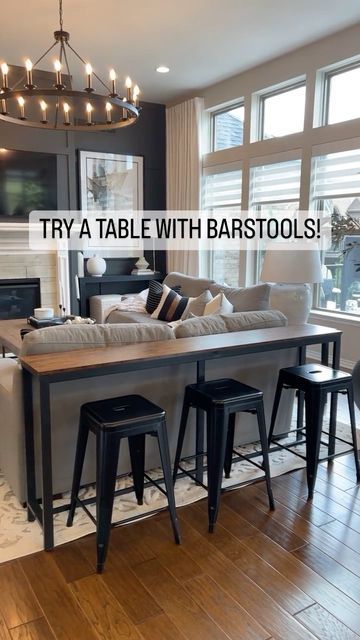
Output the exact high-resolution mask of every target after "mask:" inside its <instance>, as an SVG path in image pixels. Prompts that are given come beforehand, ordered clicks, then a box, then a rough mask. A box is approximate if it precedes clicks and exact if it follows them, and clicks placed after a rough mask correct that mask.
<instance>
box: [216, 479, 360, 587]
mask: <svg viewBox="0 0 360 640" xmlns="http://www.w3.org/2000/svg"><path fill="white" fill-rule="evenodd" d="M253 489H254V487H253V486H252V487H246V488H245V489H244V493H243V494H241V496H242V497H241V500H240V499H236V498H235V492H234V491H232V492H229V493H226V494H225V495H224V496H223V502H224V503H225V504H227V505H228V506H229V507H231V508H233V510H234V511H235V512H236V513H239V514H240V515H241V516H243V517H246V519H248V520H249V521H250V522H251V521H252V518H251V511H252V510H253V507H252V506H251V505H252V504H253V503H254V502H255V501H256V506H257V507H258V508H259V509H262V510H263V511H264V512H265V513H267V509H268V504H267V500H266V497H265V495H264V493H263V492H262V491H261V490H257V491H258V493H257V496H256V498H254V497H253V496H252V491H253ZM231 496H233V497H231ZM246 496H249V497H251V501H249V502H248V507H247V509H246V515H245V514H244V512H243V507H244V503H245V502H246ZM231 502H232V504H231ZM249 506H250V509H249ZM272 519H273V521H274V523H275V522H276V523H279V524H280V525H282V526H284V525H285V526H286V527H287V528H288V529H289V530H291V531H293V532H295V533H296V534H297V535H299V536H302V538H303V539H304V540H305V541H306V542H310V543H311V544H312V545H314V546H315V547H317V548H319V549H321V550H322V551H323V552H324V553H326V554H327V555H328V556H330V558H333V559H334V560H338V559H339V558H340V557H341V564H342V565H343V566H344V567H346V568H347V569H349V570H350V571H352V572H353V573H355V574H356V575H357V576H360V555H359V554H358V553H356V552H355V551H354V550H353V549H350V548H349V547H347V546H346V545H345V544H343V543H342V542H341V541H340V540H336V539H335V538H333V537H332V536H331V535H330V534H329V533H327V531H324V530H323V529H322V528H321V527H314V525H313V524H311V522H308V521H306V520H304V519H303V518H300V517H299V516H298V515H297V514H296V513H294V512H293V511H291V510H290V509H286V508H285V507H284V506H283V505H281V504H278V505H277V507H276V509H275V511H274V512H273V513H272Z"/></svg>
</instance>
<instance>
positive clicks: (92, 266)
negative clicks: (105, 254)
mask: <svg viewBox="0 0 360 640" xmlns="http://www.w3.org/2000/svg"><path fill="white" fill-rule="evenodd" d="M86 269H87V271H88V273H89V274H90V275H91V276H94V277H95V276H97V277H100V276H102V275H104V273H105V271H106V262H105V260H104V258H101V257H100V256H95V255H94V256H93V257H92V258H89V260H88V261H87V263H86Z"/></svg>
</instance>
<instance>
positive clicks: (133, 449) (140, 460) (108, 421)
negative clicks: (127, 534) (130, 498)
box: [67, 395, 180, 573]
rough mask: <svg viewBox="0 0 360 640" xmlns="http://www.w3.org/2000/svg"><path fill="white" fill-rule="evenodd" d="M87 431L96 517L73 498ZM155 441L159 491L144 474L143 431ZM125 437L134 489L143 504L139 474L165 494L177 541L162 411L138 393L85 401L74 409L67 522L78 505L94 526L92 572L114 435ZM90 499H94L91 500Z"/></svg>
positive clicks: (105, 521) (100, 562)
mask: <svg viewBox="0 0 360 640" xmlns="http://www.w3.org/2000/svg"><path fill="white" fill-rule="evenodd" d="M89 431H92V432H93V433H94V434H95V436H96V519H94V518H93V517H92V516H91V514H90V512H89V511H88V510H87V509H86V507H85V504H83V503H82V501H81V500H80V499H79V497H78V493H79V488H80V481H81V474H82V469H83V465H84V458H85V452H86V445H87V440H88V434H89ZM146 435H151V436H155V437H156V438H157V441H158V445H159V451H160V458H161V464H162V469H163V475H164V483H165V491H164V489H163V488H162V487H160V485H159V482H158V481H155V480H153V479H151V478H150V477H149V476H148V475H146V474H145V436H146ZM122 438H128V443H129V451H130V460H131V470H132V476H133V482H134V491H135V495H136V499H137V502H138V504H139V505H141V504H142V503H143V493H144V476H145V475H146V478H147V479H148V480H149V481H150V482H152V483H153V484H154V485H156V486H157V487H158V488H159V489H160V490H161V491H162V492H163V493H165V495H166V496H167V500H168V505H169V512H170V518H171V524H172V528H173V532H174V537H175V542H176V543H177V544H179V543H180V532H179V525H178V521H177V516H176V508H175V498H174V488H173V483H172V476H171V462H170V454H169V446H168V440H167V431H166V420H165V411H164V409H161V408H160V407H158V406H157V405H155V404H153V403H152V402H150V401H149V400H147V399H146V398H144V397H143V396H139V395H128V396H122V397H119V398H108V399H107V400H98V401H96V402H88V403H87V404H84V405H82V407H81V410H80V422H79V433H78V441H77V446H76V455H75V465H74V477H73V485H72V491H71V499H70V507H69V515H68V521H67V526H71V525H72V523H73V518H74V514H75V508H76V505H77V504H79V505H80V506H82V507H83V508H84V509H85V511H86V513H87V514H88V515H89V516H90V517H91V519H92V520H93V522H94V523H95V525H96V545H97V572H98V573H102V571H103V568H104V564H105V559H106V555H107V549H108V544H109V536H110V528H111V517H112V510H113V504H114V496H115V484H116V476H117V467H118V460H119V450H120V440H121V439H122ZM94 501H95V499H94Z"/></svg>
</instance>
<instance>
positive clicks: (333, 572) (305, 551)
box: [292, 544, 360, 604]
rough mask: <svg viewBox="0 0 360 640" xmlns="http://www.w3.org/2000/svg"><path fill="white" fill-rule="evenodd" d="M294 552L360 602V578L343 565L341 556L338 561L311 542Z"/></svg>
mask: <svg viewBox="0 0 360 640" xmlns="http://www.w3.org/2000/svg"><path fill="white" fill-rule="evenodd" d="M292 553H293V555H294V556H296V557H297V558H299V560H301V562H303V563H304V564H306V565H307V566H308V567H310V569H312V570H313V571H316V573H318V574H319V575H320V576H322V577H323V578H325V580H328V581H329V582H330V583H331V584H333V585H334V586H335V587H336V588H337V589H340V591H342V592H343V593H346V595H347V596H349V598H352V599H353V600H355V602H357V603H359V604H360V578H359V577H358V576H356V575H355V574H354V573H352V572H351V571H349V570H348V569H345V567H343V566H342V565H341V557H340V558H339V562H336V560H333V559H332V558H329V556H327V555H326V554H325V553H323V552H322V551H321V550H320V549H316V547H313V546H312V545H311V544H307V545H306V546H305V547H301V549H296V550H295V551H292Z"/></svg>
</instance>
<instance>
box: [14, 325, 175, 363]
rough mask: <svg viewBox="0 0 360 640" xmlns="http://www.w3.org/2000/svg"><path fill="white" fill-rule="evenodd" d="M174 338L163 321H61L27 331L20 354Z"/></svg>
mask: <svg viewBox="0 0 360 640" xmlns="http://www.w3.org/2000/svg"><path fill="white" fill-rule="evenodd" d="M174 338H175V336H174V332H173V330H172V329H171V328H170V327H168V326H167V325H166V324H145V323H143V324H109V325H107V324H95V325H88V324H83V325H62V326H59V327H47V328H45V329H37V330H36V331H31V332H30V333H27V334H26V335H25V337H24V341H23V345H22V350H21V355H23V356H25V355H35V354H40V353H58V352H62V351H76V350H78V349H91V348H92V347H94V348H96V347H110V346H120V345H122V344H132V343H138V342H139V343H140V342H153V341H157V340H173V339H174Z"/></svg>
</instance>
